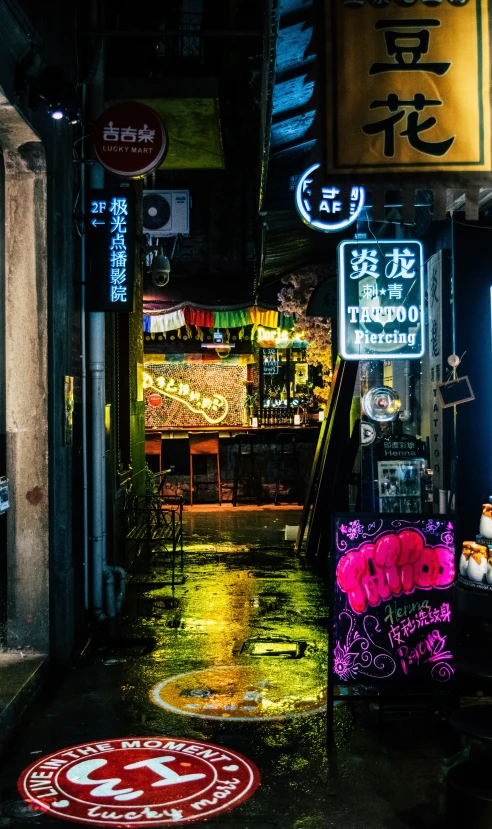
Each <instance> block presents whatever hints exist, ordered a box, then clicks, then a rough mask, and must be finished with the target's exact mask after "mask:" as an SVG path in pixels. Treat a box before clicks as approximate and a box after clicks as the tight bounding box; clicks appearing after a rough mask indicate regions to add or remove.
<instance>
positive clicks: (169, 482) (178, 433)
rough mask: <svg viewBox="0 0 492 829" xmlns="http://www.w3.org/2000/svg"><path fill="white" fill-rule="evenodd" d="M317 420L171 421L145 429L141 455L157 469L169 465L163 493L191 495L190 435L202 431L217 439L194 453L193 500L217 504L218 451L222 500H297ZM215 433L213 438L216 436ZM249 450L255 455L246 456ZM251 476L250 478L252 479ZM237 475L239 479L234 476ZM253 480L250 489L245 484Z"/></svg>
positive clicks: (300, 496)
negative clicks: (189, 423) (256, 423)
mask: <svg viewBox="0 0 492 829" xmlns="http://www.w3.org/2000/svg"><path fill="white" fill-rule="evenodd" d="M319 426H320V424H319V423H314V424H312V425H307V426H293V425H285V426H281V425H278V426H277V425H275V426H258V427H251V426H241V425H238V426H229V425H227V426H220V425H214V426H200V427H196V426H193V427H191V426H174V427H171V428H169V427H168V428H166V429H147V430H146V434H145V437H146V440H145V444H146V458H147V463H148V465H149V467H150V468H151V469H152V471H154V472H159V471H161V470H164V469H168V468H169V467H173V468H174V469H173V472H172V474H168V475H167V476H166V492H167V494H169V495H173V496H175V495H182V496H183V498H184V500H185V504H186V503H189V498H190V446H191V441H190V437H193V436H196V435H198V434H203V435H204V438H205V436H206V435H209V436H210V438H211V439H212V440H213V436H215V439H216V446H217V448H216V449H215V452H214V453H213V454H212V453H211V454H208V453H207V454H196V455H194V458H193V487H194V491H193V503H195V504H199V503H217V502H218V500H219V494H218V484H217V452H218V453H219V461H220V472H221V475H220V477H221V495H222V500H223V501H229V502H230V501H232V500H233V490H234V485H235V482H236V488H237V503H238V504H242V503H244V504H246V503H249V504H251V503H255V502H260V503H262V504H263V503H265V504H266V503H272V502H273V501H274V500H275V498H277V502H278V503H299V502H302V500H303V498H304V492H305V486H306V481H307V479H308V477H309V472H310V469H311V465H312V460H313V457H314V451H315V447H316V442H317V438H318V432H319ZM217 438H218V440H217ZM251 450H252V451H253V455H254V459H253V462H251V459H250V457H249V455H250V453H251ZM253 478H254V479H255V480H252V479H253ZM238 479H239V480H238ZM251 482H252V483H253V484H254V487H253V489H254V491H253V492H252V488H251V486H250V483H251Z"/></svg>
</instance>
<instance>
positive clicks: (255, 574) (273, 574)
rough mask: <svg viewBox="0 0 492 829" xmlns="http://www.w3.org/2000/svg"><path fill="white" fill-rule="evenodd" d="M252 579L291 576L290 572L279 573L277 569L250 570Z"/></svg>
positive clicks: (285, 577) (286, 577)
mask: <svg viewBox="0 0 492 829" xmlns="http://www.w3.org/2000/svg"><path fill="white" fill-rule="evenodd" d="M249 577H250V579H275V581H276V580H277V579H288V578H290V577H289V575H288V573H277V571H276V570H272V572H271V573H265V571H264V570H250V571H249Z"/></svg>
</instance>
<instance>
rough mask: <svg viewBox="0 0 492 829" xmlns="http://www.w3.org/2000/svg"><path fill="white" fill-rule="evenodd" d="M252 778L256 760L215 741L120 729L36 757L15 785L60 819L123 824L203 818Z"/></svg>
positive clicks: (251, 785) (244, 791)
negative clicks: (122, 733) (117, 735)
mask: <svg viewBox="0 0 492 829" xmlns="http://www.w3.org/2000/svg"><path fill="white" fill-rule="evenodd" d="M259 783H260V775H259V772H258V769H257V768H256V766H254V765H253V763H251V762H250V761H249V760H247V759H246V758H245V757H242V756H241V755H240V754H237V753H236V752H235V751H230V750H229V749H225V748H223V747H222V746H216V745H212V744H210V743H201V742H193V741H192V740H182V739H179V738H173V739H170V738H169V737H128V738H126V739H118V740H108V741H106V742H99V743H86V744H84V745H78V746H73V747H71V748H66V749H62V750H61V751H57V752H56V753H55V754H50V755H48V756H46V757H43V758H42V759H40V760H37V761H36V762H35V763H33V764H32V765H31V766H29V768H27V769H25V771H24V772H23V773H22V774H21V776H20V778H19V782H18V786H19V791H20V793H21V795H22V797H23V798H24V799H25V800H27V801H28V802H30V803H31V804H32V806H33V807H34V808H35V809H36V808H37V809H40V810H42V811H44V812H49V813H50V814H51V815H56V816H57V817H60V818H62V819H63V820H70V821H76V822H78V823H83V824H90V825H93V826H94V825H95V826H116V827H128V826H163V825H166V824H168V823H170V824H180V823H189V822H191V821H197V820H206V819H208V818H209V817H212V816H214V815H216V814H219V813H220V812H225V811H228V810H229V809H232V808H234V807H235V806H238V805H239V803H242V802H243V801H244V800H246V799H247V798H248V797H250V796H251V795H252V794H253V792H254V791H255V789H256V788H257V787H258V785H259Z"/></svg>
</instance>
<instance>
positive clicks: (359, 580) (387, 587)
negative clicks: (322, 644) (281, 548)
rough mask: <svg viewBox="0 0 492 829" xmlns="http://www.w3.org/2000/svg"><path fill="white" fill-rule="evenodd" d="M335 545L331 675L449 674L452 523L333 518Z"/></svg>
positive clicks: (345, 678) (395, 679) (424, 677)
mask: <svg viewBox="0 0 492 829" xmlns="http://www.w3.org/2000/svg"><path fill="white" fill-rule="evenodd" d="M334 549H335V556H334V568H335V577H334V579H333V582H332V583H333V585H334V587H333V591H334V596H333V605H332V606H333V633H332V636H333V642H332V644H333V651H332V653H333V656H332V673H333V678H334V681H335V682H343V683H354V682H355V683H357V684H358V685H370V686H372V685H375V684H379V683H381V682H382V683H383V684H398V685H401V686H403V687H404V686H405V685H406V684H410V685H417V684H419V685H422V684H423V685H430V686H432V685H434V684H435V683H442V682H447V681H448V680H450V679H451V678H452V676H453V674H454V668H453V664H452V658H453V657H452V647H451V631H452V605H451V602H452V592H453V581H454V576H455V562H454V524H453V522H452V521H449V520H448V519H446V520H442V519H441V520H439V521H434V520H433V519H430V518H415V520H407V519H404V518H395V517H394V516H392V517H391V518H390V517H388V518H375V517H374V516H373V515H371V516H364V515H360V516H359V517H358V518H357V516H355V515H354V514H350V515H346V516H337V517H336V519H335V547H334Z"/></svg>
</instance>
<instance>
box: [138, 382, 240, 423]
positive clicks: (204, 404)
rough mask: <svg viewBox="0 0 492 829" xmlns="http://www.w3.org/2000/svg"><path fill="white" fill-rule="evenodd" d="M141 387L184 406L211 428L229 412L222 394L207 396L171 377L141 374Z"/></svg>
mask: <svg viewBox="0 0 492 829" xmlns="http://www.w3.org/2000/svg"><path fill="white" fill-rule="evenodd" d="M143 387H144V389H146V390H147V391H148V392H157V394H160V395H163V396H164V397H169V398H170V399H171V400H176V401H177V402H178V403H182V404H183V406H186V407H187V408H188V409H189V410H190V412H193V413H194V414H198V415H201V416H202V417H203V418H204V419H205V420H206V421H207V423H210V424H211V425H212V426H213V425H214V424H216V423H221V422H222V421H223V420H224V419H225V418H226V417H227V412H228V411H229V404H228V402H227V400H226V398H225V397H224V396H223V395H222V394H210V395H207V394H206V393H204V392H203V391H202V390H198V389H192V388H191V387H190V385H189V383H184V382H183V381H182V380H175V379H174V378H173V377H171V378H169V377H156V378H154V377H152V375H151V374H147V372H145V371H144V373H143Z"/></svg>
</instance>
